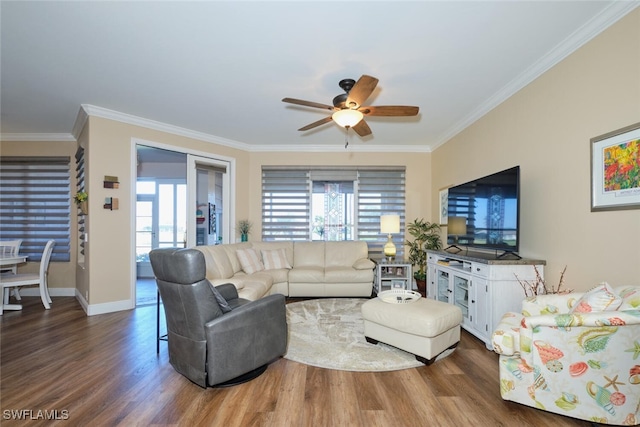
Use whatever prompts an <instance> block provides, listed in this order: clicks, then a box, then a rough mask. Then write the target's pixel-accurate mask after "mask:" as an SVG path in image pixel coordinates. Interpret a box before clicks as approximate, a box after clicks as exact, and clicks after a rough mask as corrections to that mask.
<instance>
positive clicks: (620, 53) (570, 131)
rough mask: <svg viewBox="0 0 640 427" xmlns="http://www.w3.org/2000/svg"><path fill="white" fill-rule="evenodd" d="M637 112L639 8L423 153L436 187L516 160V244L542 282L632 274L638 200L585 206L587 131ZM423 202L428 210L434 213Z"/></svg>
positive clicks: (639, 256) (613, 125)
mask: <svg viewBox="0 0 640 427" xmlns="http://www.w3.org/2000/svg"><path fill="white" fill-rule="evenodd" d="M637 122H640V10H636V11H635V12H633V13H631V14H630V15H628V16H626V17H625V18H623V19H622V20H621V21H620V22H618V23H617V24H615V25H614V26H612V27H611V28H609V29H608V30H607V31H605V32H603V33H602V34H600V35H599V36H597V37H596V38H595V39H594V40H592V41H591V42H589V43H588V44H586V45H585V46H583V47H582V48H581V49H579V50H578V51H576V52H575V53H573V54H572V55H571V56H569V57H568V58H567V59H565V60H564V61H562V62H561V63H560V64H558V65H557V66H555V67H554V68H552V69H551V70H550V71H548V72H547V73H545V74H544V75H543V76H541V77H540V78H538V79H537V80H536V81H534V82H532V83H531V84H529V85H528V86H527V87H525V88H524V89H523V90H521V91H520V92H518V93H517V94H516V95H514V96H512V97H511V98H510V99H508V100H507V101H506V102H504V103H503V104H501V105H500V106H499V107H498V108H496V109H494V110H493V111H491V112H490V113H489V114H487V115H486V116H485V117H483V118H482V119H480V120H479V121H477V122H476V123H475V124H474V125H472V126H470V127H469V128H467V129H466V130H465V131H463V132H462V133H460V134H459V135H457V136H456V137H455V138H453V139H452V140H450V141H449V142H447V143H446V144H445V145H443V146H441V147H439V148H438V149H437V150H435V151H434V153H433V174H432V182H431V188H432V193H433V194H434V196H433V200H434V201H435V197H436V196H435V194H436V192H437V190H438V189H440V188H443V187H448V186H451V185H455V184H460V183H462V182H465V181H468V180H471V179H474V178H477V177H480V176H482V175H485V174H489V173H493V172H497V171H499V170H502V169H505V168H508V167H511V166H514V165H520V167H521V213H520V222H521V231H520V245H521V246H520V253H521V255H523V256H525V257H534V258H541V259H546V260H547V269H546V277H547V283H548V284H557V282H558V280H559V276H560V271H561V270H562V269H563V268H564V266H565V265H566V266H567V272H566V275H565V279H566V280H565V283H566V286H567V287H569V288H574V289H580V290H586V289H589V288H590V287H592V286H594V285H596V284H597V283H599V282H600V281H608V282H609V283H611V284H613V285H622V284H636V285H638V284H640V245H639V244H638V242H639V241H640V210H626V211H607V212H591V211H590V207H591V199H590V149H591V143H590V139H591V138H593V137H596V136H599V135H602V134H604V133H607V132H609V131H613V130H615V129H619V128H622V127H624V126H628V125H631V124H633V123H637ZM435 209H437V208H436V207H435V206H433V205H432V213H433V214H435Z"/></svg>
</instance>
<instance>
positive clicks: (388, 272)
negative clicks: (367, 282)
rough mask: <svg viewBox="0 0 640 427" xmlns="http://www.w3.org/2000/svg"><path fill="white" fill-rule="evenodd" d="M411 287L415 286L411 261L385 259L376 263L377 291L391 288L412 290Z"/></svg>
mask: <svg viewBox="0 0 640 427" xmlns="http://www.w3.org/2000/svg"><path fill="white" fill-rule="evenodd" d="M411 288H413V275H412V274H411V263H410V262H405V261H404V260H394V261H387V260H386V259H384V260H382V261H379V262H378V263H377V264H376V280H375V291H376V293H378V292H382V291H387V290H389V289H408V290H411Z"/></svg>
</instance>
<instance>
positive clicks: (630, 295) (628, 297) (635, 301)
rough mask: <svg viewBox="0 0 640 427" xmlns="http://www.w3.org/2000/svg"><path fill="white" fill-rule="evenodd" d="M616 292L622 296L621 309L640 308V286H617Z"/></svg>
mask: <svg viewBox="0 0 640 427" xmlns="http://www.w3.org/2000/svg"><path fill="white" fill-rule="evenodd" d="M616 292H617V293H618V295H620V297H621V298H622V304H621V305H620V310H640V287H638V286H628V287H622V288H617V289H616Z"/></svg>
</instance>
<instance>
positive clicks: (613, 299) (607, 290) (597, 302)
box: [571, 282, 622, 313]
mask: <svg viewBox="0 0 640 427" xmlns="http://www.w3.org/2000/svg"><path fill="white" fill-rule="evenodd" d="M620 304H622V298H620V297H619V296H618V295H617V294H616V293H615V292H614V290H613V289H611V287H610V286H609V284H608V283H606V282H604V283H601V284H600V285H598V286H596V287H595V288H593V289H591V290H590V291H588V292H587V293H585V294H584V295H583V296H582V298H580V299H579V300H578V302H577V303H576V305H574V306H573V308H572V309H571V312H572V313H591V312H594V311H615V310H617V309H618V307H620Z"/></svg>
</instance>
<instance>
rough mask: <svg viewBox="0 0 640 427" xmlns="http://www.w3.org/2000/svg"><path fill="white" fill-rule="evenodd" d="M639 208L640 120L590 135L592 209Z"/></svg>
mask: <svg viewBox="0 0 640 427" xmlns="http://www.w3.org/2000/svg"><path fill="white" fill-rule="evenodd" d="M613 209H640V123H636V124H634V125H631V126H627V127H625V128H622V129H618V130H616V131H613V132H609V133H607V134H605V135H601V136H599V137H596V138H592V139H591V210H592V211H598V210H613Z"/></svg>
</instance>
